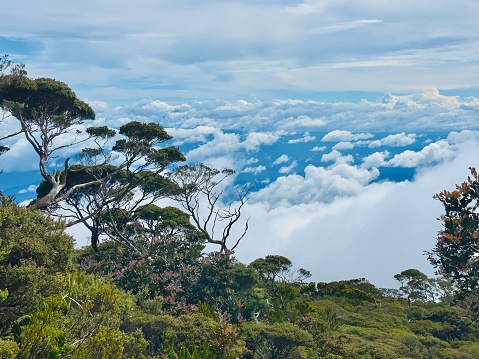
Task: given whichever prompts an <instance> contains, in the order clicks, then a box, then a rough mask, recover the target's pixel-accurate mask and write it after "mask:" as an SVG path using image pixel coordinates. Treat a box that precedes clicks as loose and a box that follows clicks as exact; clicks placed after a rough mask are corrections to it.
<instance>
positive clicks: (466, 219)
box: [429, 168, 479, 312]
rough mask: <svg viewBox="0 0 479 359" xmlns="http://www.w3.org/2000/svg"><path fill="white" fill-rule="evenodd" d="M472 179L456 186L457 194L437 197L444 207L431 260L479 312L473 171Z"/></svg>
mask: <svg viewBox="0 0 479 359" xmlns="http://www.w3.org/2000/svg"><path fill="white" fill-rule="evenodd" d="M470 171H471V176H469V177H468V178H467V180H466V181H465V182H463V183H462V184H460V185H457V186H456V190H454V191H452V192H450V191H442V192H440V193H438V194H436V195H435V197H434V198H435V199H437V200H439V201H440V202H441V203H442V205H443V206H444V214H443V215H442V216H441V218H440V220H441V221H442V223H443V230H441V231H439V233H438V238H437V242H436V246H435V247H434V249H433V250H432V251H431V252H430V253H429V260H430V261H431V263H432V264H433V265H434V266H435V267H436V268H437V269H438V271H439V272H440V273H441V274H442V275H444V276H445V277H446V278H447V279H450V280H451V281H452V282H453V284H454V285H455V286H456V287H457V289H458V295H459V299H463V300H466V302H467V303H468V305H470V306H471V308H472V310H473V311H475V312H478V311H479V280H478V278H479V261H477V255H478V250H477V248H478V247H477V244H478V238H479V213H478V212H477V208H478V206H479V176H478V174H477V172H476V170H475V169H474V168H470Z"/></svg>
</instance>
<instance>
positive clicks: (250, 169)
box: [243, 166, 266, 175]
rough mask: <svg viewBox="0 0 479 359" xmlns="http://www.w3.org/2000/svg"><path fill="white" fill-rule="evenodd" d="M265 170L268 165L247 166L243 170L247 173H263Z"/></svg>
mask: <svg viewBox="0 0 479 359" xmlns="http://www.w3.org/2000/svg"><path fill="white" fill-rule="evenodd" d="M263 171H266V166H257V167H246V168H245V169H244V170H243V172H246V173H253V174H255V175H257V174H258V173H261V172H263Z"/></svg>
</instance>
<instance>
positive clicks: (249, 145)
mask: <svg viewBox="0 0 479 359" xmlns="http://www.w3.org/2000/svg"><path fill="white" fill-rule="evenodd" d="M279 137H280V136H278V135H277V134H274V133H269V132H266V133H264V132H263V133H261V132H252V133H249V134H248V137H247V138H246V140H245V141H244V142H243V147H244V149H245V150H246V151H255V150H257V149H258V148H259V147H261V146H263V145H272V144H273V143H275V142H276V141H278V139H279Z"/></svg>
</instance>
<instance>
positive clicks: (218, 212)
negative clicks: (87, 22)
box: [0, 57, 479, 359]
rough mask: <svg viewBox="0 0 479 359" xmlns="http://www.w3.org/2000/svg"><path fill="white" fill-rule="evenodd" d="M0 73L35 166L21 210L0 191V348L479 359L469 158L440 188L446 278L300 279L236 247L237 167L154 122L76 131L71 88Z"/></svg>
mask: <svg viewBox="0 0 479 359" xmlns="http://www.w3.org/2000/svg"><path fill="white" fill-rule="evenodd" d="M0 76H1V77H0V99H1V101H2V102H1V107H2V109H3V110H4V114H6V115H4V116H5V118H6V116H12V118H15V119H16V120H18V124H19V129H18V131H17V132H15V133H11V134H7V135H5V136H4V137H3V138H0V140H2V139H3V140H5V139H7V138H9V137H11V136H22V135H23V136H25V137H26V139H27V140H28V142H29V143H30V144H31V146H32V147H33V148H34V150H35V151H36V153H37V155H38V159H39V168H40V172H41V174H42V177H43V179H44V181H43V182H42V183H40V184H39V186H38V189H37V199H36V200H34V201H32V203H31V204H30V205H28V206H26V207H20V206H18V205H17V204H16V203H15V201H14V199H13V198H9V197H6V196H4V195H1V194H0V358H22V359H23V358H165V359H166V358H168V359H169V358H182V359H186V358H198V359H199V358H213V359H214V358H218V359H220V358H244V359H247V358H261V359H263V358H264V359H268V358H271V359H277V358H298V359H299V358H305V359H309V358H329V359H334V358H444V359H446V358H448V359H449V358H450V359H452V358H477V353H479V342H478V338H479V328H478V327H477V324H478V320H477V317H476V314H475V313H476V312H477V304H476V303H477V290H478V289H477V283H478V281H477V279H478V274H477V273H478V272H477V270H476V264H475V263H476V261H475V258H476V256H477V253H478V249H477V244H476V243H477V238H478V233H479V232H478V229H479V222H478V220H477V216H478V215H477V211H476V209H477V205H476V202H477V197H478V196H479V191H478V190H477V188H479V179H478V177H477V175H476V173H475V171H474V170H472V172H471V173H472V178H469V179H468V182H466V183H465V184H463V185H461V186H458V188H457V190H456V191H454V192H446V191H445V192H443V193H441V194H438V196H437V198H438V199H439V200H440V201H441V202H442V203H443V204H444V206H445V210H446V214H445V215H444V217H443V218H442V220H443V222H444V231H441V232H440V233H439V236H438V244H437V246H436V248H434V249H433V250H432V251H431V253H430V259H431V262H432V263H433V265H435V266H436V267H437V269H438V271H439V272H440V273H441V276H439V277H438V278H428V277H427V276H426V275H425V274H423V273H421V272H420V271H418V270H416V269H406V270H404V271H403V272H401V273H398V274H397V275H396V276H395V278H396V279H397V280H398V283H399V286H400V287H399V289H397V290H396V289H382V288H376V287H375V286H374V285H372V284H370V283H369V282H368V281H367V280H366V279H364V278H361V279H353V280H344V281H339V282H331V283H323V282H319V283H314V282H308V278H309V277H310V276H311V274H310V273H309V271H307V270H305V269H302V268H301V269H297V270H296V269H294V267H293V264H292V263H291V261H290V260H289V259H288V258H285V257H283V256H279V255H268V256H266V257H264V258H258V259H257V260H255V261H253V262H252V263H250V264H248V265H247V264H244V263H240V262H239V261H237V260H236V259H235V258H234V248H235V247H236V246H238V245H240V241H241V239H242V238H243V237H244V235H245V234H246V233H247V230H248V222H247V221H243V220H242V218H241V214H242V212H241V210H242V207H243V205H244V203H245V202H246V201H247V199H248V196H249V191H250V188H249V187H247V186H246V187H242V188H237V189H236V192H235V193H236V194H237V197H233V196H232V195H230V194H228V190H227V189H225V188H224V186H223V185H224V183H225V180H226V179H227V178H228V177H229V176H230V175H232V171H230V170H222V171H219V170H216V169H211V168H209V167H207V166H204V165H201V164H199V165H195V166H178V164H177V163H178V162H181V161H183V160H184V157H183V155H182V154H181V152H180V151H179V150H178V149H177V148H174V147H166V146H165V144H164V143H165V142H166V141H168V140H169V139H171V136H169V135H168V134H167V133H166V132H165V131H164V129H163V128H162V127H161V126H159V125H158V124H154V123H150V124H144V123H139V122H130V123H127V124H124V125H123V126H121V127H120V129H119V133H118V134H117V133H116V131H115V130H114V129H110V128H107V127H88V128H86V129H85V130H84V132H83V133H84V136H83V137H82V136H81V133H80V132H79V127H78V126H81V125H82V124H83V123H84V121H92V120H93V119H94V117H95V114H94V112H93V110H92V109H91V108H90V107H89V106H88V104H86V103H84V102H82V101H80V100H78V99H77V98H76V96H75V94H74V93H73V92H72V91H71V90H70V89H69V88H68V86H67V85H65V84H63V83H61V82H58V81H56V80H53V79H35V80H33V79H29V78H27V77H26V72H25V70H24V68H23V67H22V66H14V65H13V64H11V63H10V62H9V61H8V58H6V57H4V58H3V60H2V61H1V62H0ZM71 133H74V134H75V136H73V137H72V139H73V140H72V141H71V142H70V143H67V144H65V143H64V142H56V141H57V137H59V136H60V135H64V136H67V135H69V134H71ZM117 136H119V139H116V138H117ZM114 139H116V141H115V142H113V143H111V141H113V140H114ZM81 143H85V144H86V145H87V147H84V148H81V150H80V153H79V155H78V156H75V157H74V158H73V157H72V159H69V158H68V159H65V162H64V165H63V168H61V169H55V170H53V171H52V170H51V168H52V167H51V166H48V163H49V161H50V160H51V159H52V158H55V156H57V155H58V154H59V153H61V151H64V150H65V149H66V148H68V147H72V148H73V147H75V146H78V145H79V144H81ZM90 146H91V147H90ZM8 150H9V149H8V147H6V146H3V147H1V151H0V152H5V151H8ZM52 154H53V156H52ZM70 161H75V163H73V164H70ZM164 198H170V199H172V200H175V201H176V203H177V204H178V206H175V207H171V206H164V207H161V206H159V203H161V200H162V199H164ZM228 198H231V199H232V202H231V203H230V204H225V201H226V199H228ZM179 208H182V209H183V210H184V211H182V210H180V209H179ZM58 216H61V217H62V219H61V220H60V219H58V218H57V217H58ZM79 223H81V224H83V225H84V226H85V227H86V228H88V230H89V231H90V232H91V246H88V247H85V248H82V249H75V248H74V243H73V239H72V238H71V237H70V236H68V235H67V234H65V228H66V227H67V226H71V225H75V224H79ZM238 225H240V226H244V227H243V230H242V231H240V232H241V234H240V236H239V237H237V238H234V237H233V235H232V233H233V231H232V228H233V227H234V226H238ZM206 244H210V246H211V245H216V249H217V250H216V251H213V252H210V253H207V252H206V251H205V248H206V247H205V245H206Z"/></svg>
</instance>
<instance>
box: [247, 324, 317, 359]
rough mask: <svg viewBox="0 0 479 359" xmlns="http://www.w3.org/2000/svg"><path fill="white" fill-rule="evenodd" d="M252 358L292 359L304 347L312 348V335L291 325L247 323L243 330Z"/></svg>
mask: <svg viewBox="0 0 479 359" xmlns="http://www.w3.org/2000/svg"><path fill="white" fill-rule="evenodd" d="M241 331H242V334H243V336H244V338H245V341H246V346H247V348H248V349H249V351H250V354H251V358H261V359H280V358H290V357H291V355H292V354H293V353H294V352H295V351H296V350H298V349H299V348H300V347H303V346H311V345H312V344H313V337H312V336H311V334H310V333H308V332H307V331H305V330H302V329H300V328H299V327H297V326H295V325H293V324H291V323H275V324H265V323H245V324H244V325H243V326H242V328H241Z"/></svg>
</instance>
